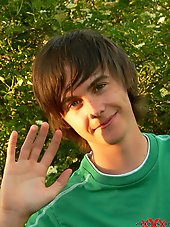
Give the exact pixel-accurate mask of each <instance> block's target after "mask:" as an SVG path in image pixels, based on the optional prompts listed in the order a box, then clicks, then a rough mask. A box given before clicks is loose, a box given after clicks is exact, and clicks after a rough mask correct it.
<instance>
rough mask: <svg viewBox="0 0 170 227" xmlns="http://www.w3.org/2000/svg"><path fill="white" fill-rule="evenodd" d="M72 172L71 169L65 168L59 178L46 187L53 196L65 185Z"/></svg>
mask: <svg viewBox="0 0 170 227" xmlns="http://www.w3.org/2000/svg"><path fill="white" fill-rule="evenodd" d="M71 174H72V169H66V170H65V171H64V172H63V173H62V174H61V175H60V176H59V178H58V179H57V180H56V181H55V182H54V183H53V184H52V185H51V186H50V187H49V188H48V189H49V190H50V194H51V195H53V196H54V197H55V196H56V195H58V194H59V193H60V191H61V190H62V189H63V188H64V187H65V186H66V184H67V182H68V180H69V177H70V176H71Z"/></svg>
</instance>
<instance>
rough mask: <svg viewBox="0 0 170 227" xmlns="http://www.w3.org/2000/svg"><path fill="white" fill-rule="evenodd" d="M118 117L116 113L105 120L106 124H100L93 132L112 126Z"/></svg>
mask: <svg viewBox="0 0 170 227" xmlns="http://www.w3.org/2000/svg"><path fill="white" fill-rule="evenodd" d="M116 115H117V112H115V113H114V114H113V115H111V116H110V117H109V118H108V119H107V120H105V121H104V122H102V123H101V124H99V125H98V126H97V127H96V128H94V129H93V131H95V130H96V129H98V128H100V129H104V128H106V127H108V126H109V125H110V124H111V122H112V120H113V119H114V118H115V117H116Z"/></svg>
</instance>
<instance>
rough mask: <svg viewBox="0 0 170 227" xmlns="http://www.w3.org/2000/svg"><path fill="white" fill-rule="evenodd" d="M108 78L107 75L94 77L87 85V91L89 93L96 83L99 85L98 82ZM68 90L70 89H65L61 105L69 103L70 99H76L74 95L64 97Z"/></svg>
mask: <svg viewBox="0 0 170 227" xmlns="http://www.w3.org/2000/svg"><path fill="white" fill-rule="evenodd" d="M107 78H108V75H101V76H98V77H96V78H95V79H94V80H93V81H92V82H91V83H90V84H89V85H88V87H87V91H90V90H91V89H93V88H94V87H95V85H96V84H97V83H99V82H100V81H103V80H105V79H107ZM69 90H70V87H68V88H67V89H66V91H65V92H64V94H65V95H64V98H63V100H62V103H63V104H66V103H68V102H69V101H71V100H72V99H74V98H76V97H77V96H74V95H71V96H68V97H67V96H66V94H67V92H69Z"/></svg>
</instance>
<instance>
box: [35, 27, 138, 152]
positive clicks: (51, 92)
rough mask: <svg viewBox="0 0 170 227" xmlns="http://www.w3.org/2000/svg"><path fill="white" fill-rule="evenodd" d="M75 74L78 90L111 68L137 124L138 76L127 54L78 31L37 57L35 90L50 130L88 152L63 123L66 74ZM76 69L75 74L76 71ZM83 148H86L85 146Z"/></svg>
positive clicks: (51, 43) (50, 44) (90, 33)
mask: <svg viewBox="0 0 170 227" xmlns="http://www.w3.org/2000/svg"><path fill="white" fill-rule="evenodd" d="M66 66H67V67H69V68H70V71H71V73H72V74H74V75H72V77H71V78H72V80H71V85H70V86H69V88H70V89H71V87H72V88H75V87H77V86H78V85H80V84H81V83H83V82H84V81H86V80H87V79H88V78H89V77H90V75H91V74H92V73H93V72H94V71H95V70H96V69H97V68H98V67H101V68H102V69H105V68H108V69H109V71H110V72H111V75H112V76H113V77H114V78H115V79H116V80H120V81H121V82H122V84H123V85H124V87H125V89H126V90H127V92H128V95H129V99H130V101H131V105H132V109H133V111H134V115H135V117H136V120H137V121H138V119H139V116H140V111H139V108H138V107H139V105H138V102H139V101H140V96H139V95H138V89H137V73H136V70H135V67H134V65H133V64H132V62H131V61H130V60H129V58H128V56H127V55H126V54H125V53H124V51H123V50H122V49H121V48H120V47H119V46H117V45H116V44H115V43H114V42H113V41H111V40H109V39H108V38H106V37H104V36H102V35H100V34H98V33H96V32H94V31H91V30H79V31H74V32H70V33H67V34H66V35H64V36H57V37H54V38H52V39H51V40H50V41H49V42H48V43H47V44H46V45H45V46H44V47H43V49H42V50H41V51H40V53H39V54H38V55H37V56H36V59H35V61H34V64H33V89H34V93H35V96H36V99H37V100H38V102H39V104H40V106H41V108H42V110H43V111H44V112H45V114H46V115H47V118H48V120H49V123H50V126H51V129H52V130H53V131H54V130H56V129H57V128H60V129H61V130H62V132H63V136H64V137H65V138H68V139H71V140H73V141H76V143H78V144H79V145H81V146H82V147H84V148H83V149H85V147H86V145H87V142H86V141H85V140H84V139H83V138H81V137H80V136H79V135H78V134H77V133H76V132H75V131H74V130H73V129H72V128H70V127H69V126H68V125H67V123H66V122H65V121H64V120H63V118H62V115H63V114H64V112H63V107H62V99H63V95H64V91H65V90H66V89H68V88H66V70H65V68H66ZM73 69H74V71H73ZM83 145H84V146H83Z"/></svg>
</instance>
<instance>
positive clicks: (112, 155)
mask: <svg viewBox="0 0 170 227" xmlns="http://www.w3.org/2000/svg"><path fill="white" fill-rule="evenodd" d="M90 146H91V148H92V151H93V155H92V156H91V161H92V162H93V164H94V165H95V166H96V168H97V169H99V170H100V171H101V172H103V173H107V174H123V173H127V172H130V171H132V170H134V169H136V168H137V167H139V166H140V165H141V164H142V162H143V161H144V160H145V157H146V155H147V139H146V138H145V137H144V136H143V135H142V134H141V133H140V132H139V133H138V134H136V135H135V136H133V137H131V136H130V135H129V136H128V138H126V139H125V140H124V141H122V142H120V143H118V144H114V145H101V144H100V146H95V145H94V144H93V145H90Z"/></svg>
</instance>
